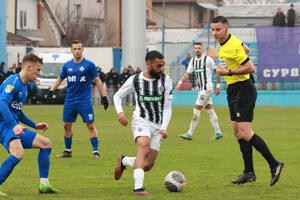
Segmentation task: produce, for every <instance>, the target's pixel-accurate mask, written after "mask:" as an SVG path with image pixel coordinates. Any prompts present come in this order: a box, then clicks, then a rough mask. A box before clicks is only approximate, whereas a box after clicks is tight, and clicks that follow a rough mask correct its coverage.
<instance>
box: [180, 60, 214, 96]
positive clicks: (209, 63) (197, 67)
mask: <svg viewBox="0 0 300 200" xmlns="http://www.w3.org/2000/svg"><path fill="white" fill-rule="evenodd" d="M215 67H216V66H215V62H214V61H213V59H212V58H211V57H209V56H206V55H202V56H201V57H200V58H197V57H196V56H195V57H193V58H192V59H191V60H190V63H189V66H188V68H187V71H186V72H187V73H189V74H190V73H192V72H194V73H195V78H196V80H197V84H198V88H199V90H200V91H202V90H213V84H212V71H213V70H214V69H215Z"/></svg>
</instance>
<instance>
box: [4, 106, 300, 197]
mask: <svg viewBox="0 0 300 200" xmlns="http://www.w3.org/2000/svg"><path fill="white" fill-rule="evenodd" d="M132 110H133V107H126V108H125V112H126V114H127V117H128V119H130V118H131V113H132ZM215 110H216V112H217V115H218V117H219V122H220V126H221V129H222V132H223V134H224V137H223V138H222V139H221V140H218V141H214V142H210V141H209V138H210V137H211V136H212V135H213V129H212V127H211V125H210V122H209V119H208V116H207V113H206V112H202V113H201V120H200V122H199V124H198V127H197V129H196V131H195V134H194V137H193V140H192V141H184V140H182V139H180V138H179V137H178V134H181V133H183V132H186V131H187V129H188V127H189V123H190V119H191V117H192V107H174V108H173V115H172V119H171V122H170V125H169V129H168V133H169V137H168V139H167V140H165V141H163V144H162V146H161V150H160V153H159V156H158V159H157V162H156V165H155V166H154V168H153V169H152V170H151V171H150V172H147V173H146V174H145V182H144V186H145V187H146V188H147V191H148V192H150V193H151V194H152V195H151V196H148V197H135V196H133V195H132V194H131V192H132V189H133V185H134V182H133V170H132V169H130V167H128V168H127V170H126V171H125V172H124V175H123V177H122V178H121V179H120V180H119V181H115V180H114V179H113V171H114V168H115V165H116V162H117V156H118V154H119V153H125V154H126V155H129V156H135V154H136V149H135V145H134V141H133V139H132V132H131V129H130V126H128V127H123V126H121V125H120V124H119V122H118V119H117V114H116V112H115V110H114V107H112V106H111V107H109V109H108V110H107V111H104V110H103V108H102V107H100V106H96V107H95V116H96V125H97V129H98V133H99V135H100V153H101V155H102V156H103V158H102V159H98V160H96V159H94V158H93V157H92V147H91V144H90V141H89V137H88V132H87V129H86V127H85V124H83V123H82V120H81V118H80V117H78V120H77V122H76V123H75V124H74V127H73V131H74V137H73V146H72V148H73V157H72V158H69V159H59V158H55V156H56V155H57V154H59V153H61V152H62V151H63V150H64V140H63V127H62V122H61V118H62V106H42V105H38V106H25V107H24V112H25V113H26V114H27V115H28V116H29V117H30V118H32V119H33V120H35V121H37V122H41V121H45V122H47V123H48V124H49V130H48V131H47V132H45V133H41V134H43V135H45V136H46V137H49V138H50V139H51V141H52V145H53V150H52V154H51V169H50V175H49V180H50V182H51V184H52V185H54V186H55V187H56V188H57V189H59V190H60V193H59V194H57V195H55V194H54V195H40V194H39V193H38V186H39V175H38V164H37V155H38V150H25V156H24V158H23V160H22V161H21V162H20V163H19V165H18V166H17V167H16V168H15V170H14V171H13V173H12V174H11V176H10V177H9V178H8V179H7V181H6V182H5V183H4V184H3V186H2V187H3V190H4V191H5V192H6V193H7V194H9V197H8V198H7V199H107V200H118V199H122V200H124V199H126V200H128V199H155V200H157V199H170V200H171V199H172V200H173V199H185V200H186V199H205V200H206V199H220V200H224V199H226V200H227V199H251V200H252V199H289V200H291V199H299V197H300V191H299V183H300V173H299V166H300V159H299V155H300V154H299V152H300V151H299V139H300V135H299V130H300V123H299V113H300V108H273V107H258V108H256V110H255V117H254V118H255V120H254V122H253V129H254V131H255V132H256V133H257V134H259V135H260V136H261V137H262V138H263V139H264V140H265V141H266V143H267V144H268V146H269V148H270V149H271V151H272V152H273V154H274V156H275V157H276V158H277V159H278V160H280V161H284V162H285V164H286V168H285V169H284V171H283V173H282V176H281V178H280V180H279V182H278V183H277V184H276V185H275V186H273V187H270V186H269V181H270V171H269V168H268V165H267V162H266V161H265V160H264V159H263V157H262V156H261V155H260V154H259V153H258V152H257V151H255V150H254V166H255V172H256V175H257V181H256V182H255V183H248V184H245V185H239V186H237V185H232V184H231V183H230V180H232V179H233V178H235V177H236V176H237V175H240V174H241V173H242V170H243V161H242V157H241V153H240V150H239V146H238V143H237V141H236V139H235V138H234V136H233V134H232V128H231V123H230V120H229V113H228V108H226V107H216V108H215ZM1 146H2V145H1ZM7 157H8V153H7V152H6V150H5V149H4V148H3V147H1V148H0V160H1V162H3V161H4V159H5V158H7ZM173 170H178V171H181V172H182V173H183V174H184V175H185V177H186V179H187V185H186V188H185V189H184V190H183V191H182V192H180V193H170V192H168V191H167V190H166V189H165V188H164V185H163V181H164V177H165V175H166V174H167V173H168V172H170V171H173Z"/></svg>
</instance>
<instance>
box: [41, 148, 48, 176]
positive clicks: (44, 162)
mask: <svg viewBox="0 0 300 200" xmlns="http://www.w3.org/2000/svg"><path fill="white" fill-rule="evenodd" d="M50 153H51V148H46V149H40V153H39V155H38V164H39V171H40V178H48V173H49V168H50V159H49V156H50Z"/></svg>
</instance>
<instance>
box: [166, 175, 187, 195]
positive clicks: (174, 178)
mask: <svg viewBox="0 0 300 200" xmlns="http://www.w3.org/2000/svg"><path fill="white" fill-rule="evenodd" d="M185 183H186V180H185V177H184V175H183V174H182V173H181V172H178V171H172V172H170V173H168V174H167V176H166V178H165V186H166V188H167V190H169V191H170V192H180V191H181V190H183V188H184V187H185Z"/></svg>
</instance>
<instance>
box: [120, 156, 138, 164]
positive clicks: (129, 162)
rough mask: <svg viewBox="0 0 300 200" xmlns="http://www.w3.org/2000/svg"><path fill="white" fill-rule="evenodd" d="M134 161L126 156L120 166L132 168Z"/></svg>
mask: <svg viewBox="0 0 300 200" xmlns="http://www.w3.org/2000/svg"><path fill="white" fill-rule="evenodd" d="M134 161H135V157H128V156H125V157H124V158H123V159H122V164H123V165H125V166H130V167H133V165H134Z"/></svg>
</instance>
